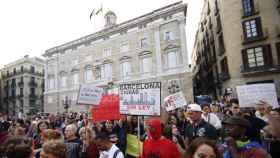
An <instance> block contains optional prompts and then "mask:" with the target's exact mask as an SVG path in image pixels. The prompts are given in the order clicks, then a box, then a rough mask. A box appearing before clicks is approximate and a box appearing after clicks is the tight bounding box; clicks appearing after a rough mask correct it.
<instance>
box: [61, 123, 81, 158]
mask: <svg viewBox="0 0 280 158" xmlns="http://www.w3.org/2000/svg"><path fill="white" fill-rule="evenodd" d="M76 133H77V127H76V125H74V124H70V125H67V126H66V128H65V139H66V140H65V143H66V147H67V155H68V158H79V157H80V155H81V149H82V141H81V140H80V139H79V138H78V137H77V136H76Z"/></svg>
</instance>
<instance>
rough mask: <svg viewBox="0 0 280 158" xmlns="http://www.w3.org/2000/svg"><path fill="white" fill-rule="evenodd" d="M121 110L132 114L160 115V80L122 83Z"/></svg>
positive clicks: (122, 112)
mask: <svg viewBox="0 0 280 158" xmlns="http://www.w3.org/2000/svg"><path fill="white" fill-rule="evenodd" d="M119 90H120V93H119V94H120V112H121V114H130V115H149V116H153V115H154V116H155V115H156V116H159V115H160V105H161V103H160V95H161V93H160V90H161V83H160V82H148V83H131V84H120V88H119Z"/></svg>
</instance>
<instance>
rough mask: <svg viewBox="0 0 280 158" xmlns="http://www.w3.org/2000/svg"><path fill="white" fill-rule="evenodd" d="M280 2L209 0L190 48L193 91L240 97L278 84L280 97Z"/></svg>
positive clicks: (274, 0) (276, 0) (216, 95)
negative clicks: (241, 88) (240, 92)
mask: <svg viewBox="0 0 280 158" xmlns="http://www.w3.org/2000/svg"><path fill="white" fill-rule="evenodd" d="M279 6H280V1H279V0H265V1H263V0H230V1H227V0H205V3H204V8H203V11H202V15H201V20H200V26H199V29H198V32H197V35H196V41H195V46H194V49H193V52H192V61H193V65H195V66H194V67H193V73H194V77H193V82H194V94H195V95H200V94H207V95H212V96H213V97H214V98H215V97H218V96H220V95H224V94H232V95H233V96H236V90H235V87H236V86H237V85H243V84H255V83H275V85H276V89H277V92H278V97H279V96H280V38H279V37H280V36H279V33H280V31H279V30H280V9H279V8H280V7H279Z"/></svg>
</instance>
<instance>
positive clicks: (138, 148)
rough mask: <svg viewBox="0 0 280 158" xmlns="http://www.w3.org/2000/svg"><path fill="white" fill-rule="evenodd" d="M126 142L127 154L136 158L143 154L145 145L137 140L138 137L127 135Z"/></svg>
mask: <svg viewBox="0 0 280 158" xmlns="http://www.w3.org/2000/svg"><path fill="white" fill-rule="evenodd" d="M126 141H127V148H126V153H127V154H128V155H131V156H134V157H139V156H140V155H141V153H142V149H143V143H142V142H141V141H140V140H139V139H138V138H137V136H135V135H132V134H127V137H126Z"/></svg>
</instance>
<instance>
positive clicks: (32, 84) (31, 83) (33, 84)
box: [28, 81, 38, 87]
mask: <svg viewBox="0 0 280 158" xmlns="http://www.w3.org/2000/svg"><path fill="white" fill-rule="evenodd" d="M28 85H29V86H30V87H37V86H38V84H37V83H36V82H32V81H31V82H29V83H28Z"/></svg>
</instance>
